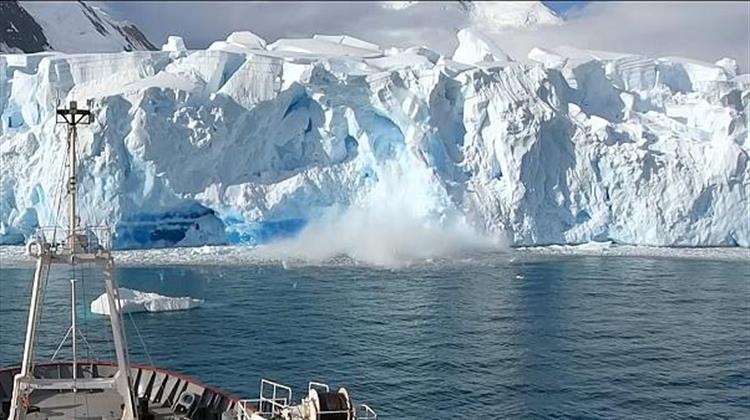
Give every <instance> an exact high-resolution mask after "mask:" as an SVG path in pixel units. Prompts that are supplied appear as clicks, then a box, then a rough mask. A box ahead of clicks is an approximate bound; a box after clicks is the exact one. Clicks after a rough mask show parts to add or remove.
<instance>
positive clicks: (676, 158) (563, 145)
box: [0, 30, 750, 252]
mask: <svg viewBox="0 0 750 420" xmlns="http://www.w3.org/2000/svg"><path fill="white" fill-rule="evenodd" d="M459 41H460V42H459V46H458V48H457V51H456V54H454V55H453V57H454V58H455V59H456V60H461V61H463V62H458V61H456V60H454V59H451V58H450V57H445V56H441V55H440V54H438V53H436V52H434V51H431V50H429V49H427V48H423V47H416V48H414V47H411V48H381V47H378V46H376V45H374V44H371V43H369V42H366V41H361V40H357V39H354V38H352V37H348V36H315V37H314V38H310V39H281V40H277V41H276V42H274V43H271V44H266V42H265V41H264V40H262V39H261V38H260V37H258V36H256V35H254V34H252V33H248V32H243V33H235V34H232V35H230V36H229V37H228V38H227V40H226V41H221V42H219V43H216V44H214V45H213V46H212V47H210V48H209V49H207V50H187V51H182V50H181V49H182V48H181V46H180V45H179V42H177V40H176V39H173V40H172V42H171V44H172V45H170V46H169V47H168V48H167V49H168V50H170V51H151V52H132V53H122V54H106V55H102V54H60V53H55V54H46V55H28V56H23V59H22V58H19V57H18V56H2V55H0V113H1V118H0V121H2V123H1V124H0V130H1V134H0V159H1V160H0V162H1V164H0V243H16V244H17V243H23V242H24V241H25V239H26V238H28V237H29V236H30V235H31V233H32V232H33V230H34V228H35V227H36V226H39V225H51V224H54V221H55V215H56V212H55V209H54V203H55V202H56V195H55V194H56V191H58V190H59V186H58V185H57V184H56V183H55V180H56V179H58V178H59V176H58V173H57V172H56V171H58V168H61V167H63V166H62V165H63V162H62V161H61V160H60V159H61V157H62V156H64V153H61V152H60V148H62V147H65V145H64V141H63V140H62V137H61V131H60V130H59V128H56V126H55V124H54V109H55V103H56V100H58V99H59V100H61V101H67V100H71V99H77V100H79V101H81V103H83V102H84V100H85V99H88V98H91V99H93V110H94V113H95V114H96V122H95V123H94V124H92V125H91V126H89V127H86V128H85V129H82V130H80V132H79V137H80V143H81V146H80V153H81V160H80V162H81V166H80V168H79V174H80V179H79V180H78V185H79V188H80V194H79V197H80V201H81V203H80V206H81V208H85V209H90V211H87V212H85V213H83V214H81V218H82V223H84V224H92V225H101V224H103V223H105V222H107V223H110V224H114V227H115V230H116V237H115V246H116V247H118V248H153V247H172V246H194V245H214V244H250V245H255V244H263V243H267V242H270V241H275V240H277V239H281V238H290V237H298V236H301V237H307V238H309V237H310V235H309V234H305V233H304V232H305V231H306V230H307V232H308V233H309V232H310V229H312V231H313V232H324V231H327V232H328V233H330V235H328V236H327V238H329V240H331V241H333V240H340V239H342V238H343V239H345V240H346V241H348V242H349V243H355V242H357V241H358V240H361V241H362V242H367V241H368V240H370V239H373V238H372V237H371V236H370V235H369V234H368V232H373V231H377V232H378V233H379V235H378V237H377V238H400V237H403V236H401V235H399V233H403V232H404V231H406V232H416V233H413V234H411V236H424V235H422V233H420V232H427V233H435V232H439V231H447V232H458V234H457V235H458V236H457V237H461V238H463V237H466V235H465V232H474V233H476V234H477V235H479V236H482V237H489V238H491V239H493V240H494V239H502V240H504V241H506V242H507V243H509V244H511V245H517V246H526V245H544V244H579V243H586V242H590V241H598V242H606V241H611V242H613V243H616V244H633V245H653V246H743V247H748V246H750V216H749V214H750V207H749V206H750V205H749V204H748V198H749V197H750V167H749V166H748V152H749V148H750V142H748V140H747V139H748V116H749V113H750V83H748V82H747V80H748V76H747V75H746V74H745V75H743V74H740V75H737V74H736V72H737V68H736V66H735V65H734V64H733V63H732V61H731V60H722V61H720V62H719V63H718V64H713V63H703V62H699V61H695V60H688V59H683V58H677V57H661V58H659V57H646V56H638V55H633V54H621V53H612V52H605V51H591V50H580V49H576V48H571V47H562V48H538V49H535V50H533V51H532V53H531V54H530V56H529V57H528V58H527V59H524V58H519V57H509V56H508V55H507V54H506V53H505V52H504V51H503V49H502V48H500V47H499V46H498V45H495V44H493V41H492V40H491V39H489V38H487V37H486V36H483V35H482V34H481V33H480V32H478V31H476V30H467V31H462V32H461V36H460V39H459ZM171 50H176V51H171ZM60 217H65V209H63V210H62V212H61V214H60ZM373 220H377V221H378V223H380V224H381V225H379V226H373V223H372V222H371V221H373ZM368 221H370V222H369V223H368ZM406 222H408V223H406ZM405 223H406V224H409V225H410V227H409V228H408V229H405V227H404V224H405ZM415 224H416V225H418V226H416V228H414V226H413V225H415ZM428 237H433V236H428ZM439 237H441V238H442V236H439ZM378 240H380V239H378ZM449 240H450V239H443V240H441V242H443V241H449ZM326 242H327V241H324V242H323V243H319V244H316V245H315V246H328V245H329V244H327V243H326ZM370 242H377V241H375V240H372V241H370ZM383 242H386V241H385V240H383ZM467 242H469V243H475V241H474V240H469V241H467ZM409 243H411V242H409ZM364 245H367V243H365V244H364ZM384 246H389V245H388V244H386V245H384ZM333 248H335V249H339V246H338V245H337V246H335V247H333ZM357 248H362V247H360V246H358V247H357ZM364 248H366V246H365V247H364ZM344 252H345V250H344Z"/></svg>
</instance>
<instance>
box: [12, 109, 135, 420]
mask: <svg viewBox="0 0 750 420" xmlns="http://www.w3.org/2000/svg"><path fill="white" fill-rule="evenodd" d="M56 121H57V123H59V124H65V125H67V127H68V131H67V134H68V135H67V142H66V150H67V160H68V165H67V167H68V176H67V182H66V186H67V193H68V227H67V232H66V233H67V235H66V238H65V240H64V241H63V242H62V243H56V242H55V239H54V238H55V233H56V229H57V228H56V227H53V228H40V230H39V233H38V234H37V235H36V238H35V239H33V240H32V241H30V242H29V243H28V245H27V251H28V252H29V254H30V255H31V256H32V257H34V258H36V260H37V261H36V270H35V273H34V280H33V284H32V290H31V303H30V305H29V318H28V322H27V326H26V340H25V343H24V352H23V361H22V364H21V371H20V372H19V373H18V374H17V375H16V376H15V377H14V380H13V397H12V399H11V404H10V415H9V416H8V419H9V420H23V419H25V418H26V412H27V409H28V407H29V404H31V405H33V391H34V390H36V389H42V390H58V391H61V392H65V391H72V392H75V391H77V390H108V389H114V390H115V391H116V392H117V393H118V394H120V396H121V397H122V417H121V419H122V420H135V419H137V418H138V417H137V416H138V414H137V410H136V409H135V398H134V392H133V390H132V386H131V384H132V378H131V374H130V364H129V360H128V354H127V342H126V340H125V330H124V328H123V323H122V308H121V307H120V299H119V291H118V288H117V281H116V279H115V277H114V258H113V257H112V253H111V244H110V242H111V241H110V237H109V235H110V232H109V229H106V228H104V229H102V228H93V227H89V228H86V229H81V227H80V226H79V217H78V209H77V207H76V206H77V191H76V186H77V185H76V184H77V182H76V179H77V173H76V169H77V157H76V142H77V140H78V132H77V127H78V126H79V125H88V124H91V123H92V121H93V114H92V112H91V110H90V109H80V108H78V104H77V103H76V102H75V101H71V102H70V104H69V107H68V108H59V109H57V110H56ZM50 233H51V239H52V242H48V238H47V237H48V236H49V235H50ZM79 262H80V263H92V264H97V265H100V266H101V267H102V270H103V274H104V286H105V289H106V294H107V303H108V304H109V309H110V310H109V317H110V324H111V327H112V336H113V342H114V346H115V355H116V357H117V361H116V363H117V371H116V372H115V374H114V375H113V376H111V377H103V378H98V377H97V378H79V375H78V373H79V372H78V370H79V369H78V365H79V363H78V360H77V355H76V325H75V324H76V320H75V282H74V281H73V280H72V281H71V306H72V307H71V311H72V314H71V327H70V328H71V330H72V335H73V336H72V340H73V341H72V346H73V349H72V350H73V361H72V362H73V363H72V366H73V373H72V378H60V379H44V380H40V379H38V378H36V377H34V372H33V370H34V355H35V349H36V344H37V327H38V325H39V321H40V319H41V312H42V309H43V308H42V303H43V302H42V298H41V297H42V296H43V295H44V288H45V283H46V281H45V280H46V278H47V276H48V274H49V270H50V266H51V265H52V264H71V265H72V264H76V263H79ZM69 332H70V331H69Z"/></svg>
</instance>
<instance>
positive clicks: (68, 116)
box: [55, 100, 93, 254]
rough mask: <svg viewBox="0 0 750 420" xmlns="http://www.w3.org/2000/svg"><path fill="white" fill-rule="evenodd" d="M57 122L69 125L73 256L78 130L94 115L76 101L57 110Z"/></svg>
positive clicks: (72, 249)
mask: <svg viewBox="0 0 750 420" xmlns="http://www.w3.org/2000/svg"><path fill="white" fill-rule="evenodd" d="M90 104H91V101H90V100H89V101H87V105H89V107H90ZM55 118H56V119H55V122H57V123H58V124H67V126H68V141H67V150H68V165H69V166H68V182H67V190H68V240H67V241H66V243H67V245H68V246H69V247H70V251H71V254H74V253H75V252H76V249H77V248H76V245H77V242H78V240H77V239H78V238H77V237H76V235H77V230H78V228H79V226H78V214H77V208H76V178H77V174H76V169H77V166H78V165H77V162H76V142H77V141H78V130H77V128H76V127H77V126H79V125H88V124H91V123H92V122H93V113H92V112H91V109H79V108H78V103H77V102H76V101H70V104H69V105H68V108H57V110H56V112H55Z"/></svg>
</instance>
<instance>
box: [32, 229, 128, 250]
mask: <svg viewBox="0 0 750 420" xmlns="http://www.w3.org/2000/svg"><path fill="white" fill-rule="evenodd" d="M73 234H74V235H75V243H76V245H78V246H80V247H81V248H82V249H83V250H84V251H86V252H90V253H95V252H96V251H109V250H111V249H112V236H113V235H112V228H111V227H109V226H101V225H99V226H84V227H80V228H77V229H75V231H74V232H73ZM33 239H34V240H37V241H40V242H42V243H48V244H50V245H51V248H52V249H53V250H57V249H59V248H62V249H67V248H68V244H69V241H70V230H69V229H67V228H65V227H61V226H41V227H39V228H37V229H36V231H35V232H34V236H33Z"/></svg>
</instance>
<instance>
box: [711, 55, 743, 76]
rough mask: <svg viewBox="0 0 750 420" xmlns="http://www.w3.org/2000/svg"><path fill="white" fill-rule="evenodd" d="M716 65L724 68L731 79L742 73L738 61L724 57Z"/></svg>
mask: <svg viewBox="0 0 750 420" xmlns="http://www.w3.org/2000/svg"><path fill="white" fill-rule="evenodd" d="M716 65H717V66H719V67H721V68H723V69H724V71H726V72H727V76H729V77H730V78H732V77H735V76H737V74H738V73H739V72H740V66H739V65H737V60H735V59H733V58H727V57H724V58H722V59H721V60H719V61H717V62H716Z"/></svg>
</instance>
